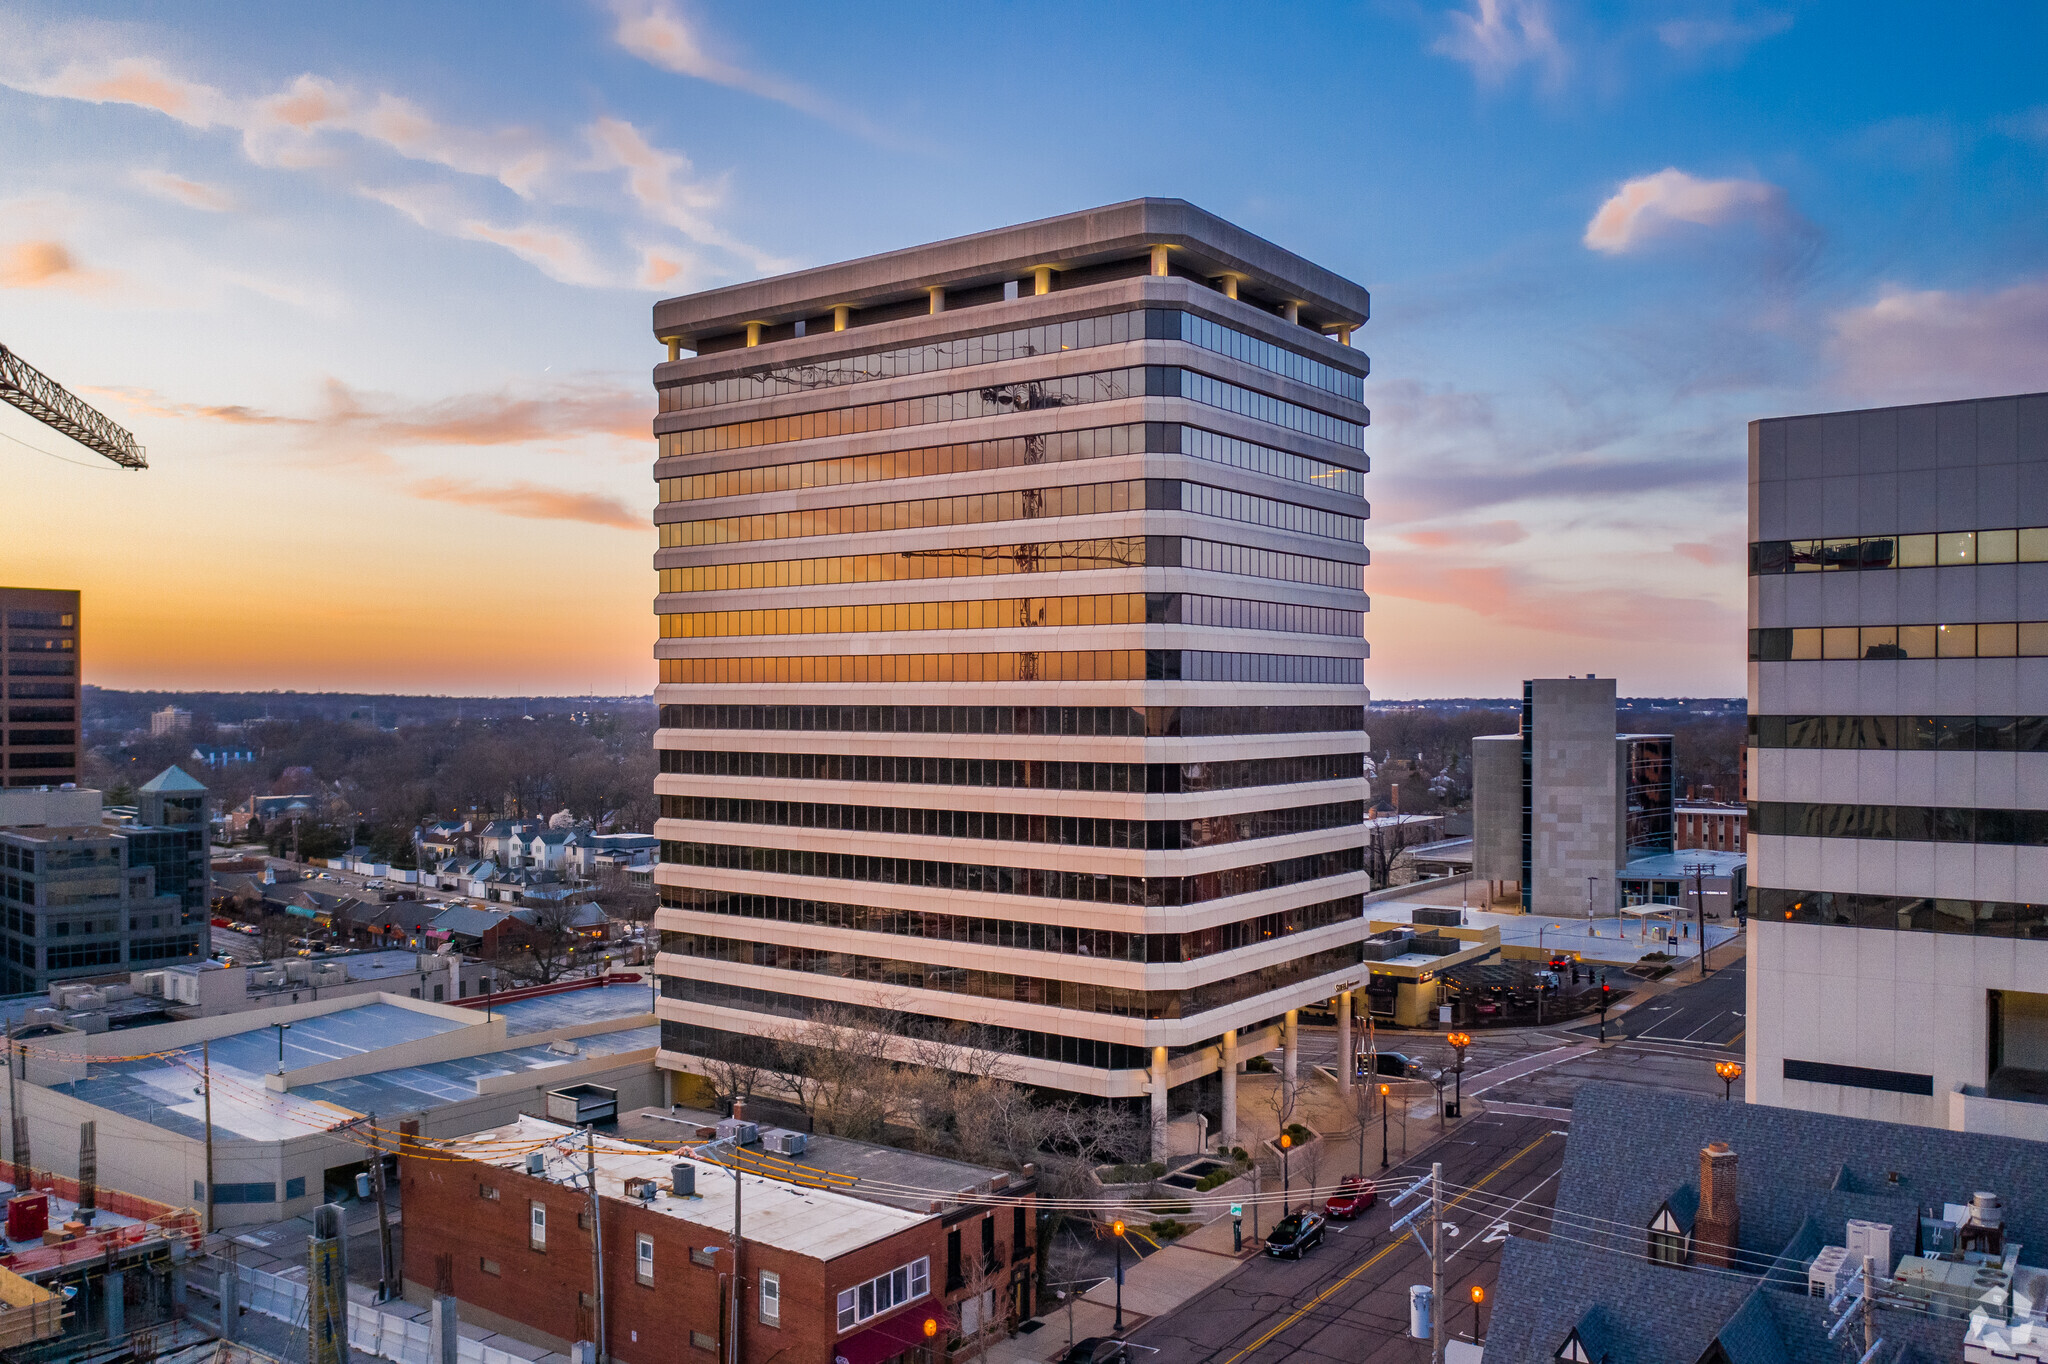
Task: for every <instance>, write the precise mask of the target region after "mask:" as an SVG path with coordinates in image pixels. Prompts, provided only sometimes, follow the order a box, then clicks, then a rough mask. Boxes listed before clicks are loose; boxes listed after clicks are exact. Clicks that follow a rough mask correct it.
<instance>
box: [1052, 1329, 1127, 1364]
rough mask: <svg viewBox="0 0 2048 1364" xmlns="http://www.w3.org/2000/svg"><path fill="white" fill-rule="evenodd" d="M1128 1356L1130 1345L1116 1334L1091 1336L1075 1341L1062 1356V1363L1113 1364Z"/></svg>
mask: <svg viewBox="0 0 2048 1364" xmlns="http://www.w3.org/2000/svg"><path fill="white" fill-rule="evenodd" d="M1127 1358H1129V1350H1128V1347H1126V1346H1125V1344H1124V1343H1123V1342H1122V1341H1121V1340H1118V1339H1117V1338H1116V1337H1115V1336H1089V1337H1088V1338H1087V1339H1085V1340H1077V1341H1075V1342H1074V1344H1073V1348H1071V1349H1069V1350H1068V1351H1067V1352H1066V1354H1064V1355H1062V1356H1061V1357H1060V1364H1113V1361H1115V1360H1120V1359H1127Z"/></svg>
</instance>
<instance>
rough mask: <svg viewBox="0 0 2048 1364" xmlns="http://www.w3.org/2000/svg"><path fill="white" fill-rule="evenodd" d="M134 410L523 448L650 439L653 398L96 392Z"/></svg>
mask: <svg viewBox="0 0 2048 1364" xmlns="http://www.w3.org/2000/svg"><path fill="white" fill-rule="evenodd" d="M88 391H90V392H95V393H106V394H109V395H110V396H113V397H115V398H118V399H119V400H120V401H121V403H122V404H123V405H124V406H126V407H128V408H129V409H130V410H132V411H134V412H138V413H142V414H145V415H148V416H154V417H161V418H166V419H169V420H174V421H209V422H221V423H224V424H226V425H229V426H277V427H287V428H295V429H298V430H301V431H303V432H304V433H305V434H306V436H307V437H308V439H310V440H314V441H317V442H321V443H325V442H326V441H328V439H329V438H331V437H336V436H342V437H346V438H347V439H348V440H349V441H350V442H352V443H358V444H360V443H362V442H363V441H364V440H366V439H367V440H368V441H370V442H371V443H374V444H388V445H482V446H493V445H523V444H526V443H527V442H529V441H537V440H566V439H573V438H576V437H580V436H610V437H612V438H614V439H618V440H649V439H651V438H652V437H651V436H650V434H649V433H650V431H651V430H652V428H651V427H650V425H649V422H650V419H651V418H652V416H653V412H652V410H651V409H652V405H653V398H652V396H651V395H648V394H643V393H637V392H632V391H629V390H626V389H622V388H615V387H611V386H590V387H576V388H566V387H562V388H556V389H553V390H549V391H546V392H542V393H540V394H537V395H535V396H531V397H523V398H516V397H514V396H512V394H510V393H509V392H506V391H504V390H502V389H501V390H499V391H497V392H492V393H465V394H458V395H457V396H455V397H452V398H443V399H440V400H438V401H435V402H427V403H404V402H400V401H397V400H394V399H391V398H388V397H384V396H382V395H378V394H366V393H360V392H358V391H357V390H355V389H352V388H350V387H349V386H348V385H346V384H344V383H341V382H339V381H338V380H333V379H330V380H328V381H327V383H326V385H325V397H326V402H325V410H323V411H321V412H319V413H317V414H315V415H313V416H291V415H286V414H282V413H276V412H265V411H263V410H262V409H261V408H255V407H249V406H246V405H243V404H239V403H185V402H179V401H177V400H175V399H171V398H166V397H164V396H162V395H161V394H158V393H156V392H154V391H152V390H150V389H138V388H119V389H92V390H88Z"/></svg>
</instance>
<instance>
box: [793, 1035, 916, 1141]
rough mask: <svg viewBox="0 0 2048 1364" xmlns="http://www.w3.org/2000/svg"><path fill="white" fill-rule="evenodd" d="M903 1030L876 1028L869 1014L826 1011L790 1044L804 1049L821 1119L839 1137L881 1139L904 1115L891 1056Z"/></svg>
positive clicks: (815, 1112) (816, 1110) (816, 1111)
mask: <svg viewBox="0 0 2048 1364" xmlns="http://www.w3.org/2000/svg"><path fill="white" fill-rule="evenodd" d="M897 1035H899V1034H898V1030H896V1029H888V1030H884V1029H882V1028H879V1027H877V1026H876V1025H875V1021H874V1020H873V1018H872V1017H871V1016H870V1015H869V1014H868V1013H867V1012H866V1011H865V1010H857V1009H850V1008H847V1007H845V1006H843V1005H837V1004H826V1005H821V1006H820V1007H819V1008H817V1009H816V1010H815V1011H813V1012H812V1014H811V1016H810V1018H808V1019H807V1020H805V1021H804V1023H803V1024H802V1025H800V1026H799V1027H798V1028H797V1029H796V1030H795V1031H794V1032H793V1033H791V1034H790V1035H789V1039H788V1040H789V1041H790V1042H792V1043H794V1044H796V1045H797V1046H800V1047H802V1048H803V1049H804V1052H805V1055H806V1058H807V1066H806V1070H807V1073H808V1075H809V1077H810V1078H811V1079H812V1080H814V1081H815V1082H816V1084H817V1095H816V1105H817V1106H816V1109H815V1111H814V1117H815V1114H819V1113H821V1114H823V1115H824V1119H825V1124H826V1127H827V1128H828V1130H830V1131H831V1132H833V1133H834V1134H836V1135H838V1136H843V1137H856V1138H862V1139H871V1138H876V1137H880V1136H881V1135H882V1134H883V1132H884V1131H885V1130H886V1129H887V1127H888V1124H889V1120H890V1119H891V1118H892V1117H894V1116H896V1114H897V1113H898V1112H899V1111H900V1104H901V1097H900V1094H899V1092H898V1090H897V1087H896V1084H895V1078H896V1077H895V1073H894V1072H895V1069H896V1063H895V1061H894V1060H893V1059H892V1058H891V1056H890V1054H889V1050H890V1045H889V1044H890V1040H891V1038H892V1037H894V1036H897Z"/></svg>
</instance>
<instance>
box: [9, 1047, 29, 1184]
mask: <svg viewBox="0 0 2048 1364" xmlns="http://www.w3.org/2000/svg"><path fill="white" fill-rule="evenodd" d="M27 1062H28V1048H27V1047H25V1046H24V1047H16V1046H15V1045H14V1024H13V1023H12V1022H9V1023H8V1025H7V1116H8V1119H9V1123H8V1126H9V1129H10V1132H11V1139H12V1144H13V1149H12V1151H11V1152H10V1153H9V1154H11V1155H12V1156H13V1157H14V1187H15V1188H17V1189H19V1190H21V1191H22V1192H24V1193H25V1192H27V1191H28V1186H29V1164H28V1119H27V1118H25V1117H23V1116H22V1112H21V1083H20V1081H21V1068H22V1066H24V1065H26V1064H27Z"/></svg>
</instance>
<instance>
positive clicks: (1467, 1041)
mask: <svg viewBox="0 0 2048 1364" xmlns="http://www.w3.org/2000/svg"><path fill="white" fill-rule="evenodd" d="M1444 1040H1445V1041H1447V1042H1449V1043H1450V1044H1451V1050H1452V1051H1454V1052H1456V1053H1457V1054H1458V1061H1457V1066H1456V1068H1455V1069H1454V1070H1453V1071H1452V1076H1453V1083H1454V1084H1455V1086H1456V1089H1455V1094H1454V1097H1453V1098H1452V1099H1451V1115H1452V1116H1453V1117H1458V1118H1462V1117H1464V1116H1465V1048H1467V1047H1469V1046H1471V1045H1472V1034H1471V1033H1468V1032H1454V1033H1452V1034H1451V1035H1450V1036H1449V1037H1448V1038H1446V1039H1444Z"/></svg>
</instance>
